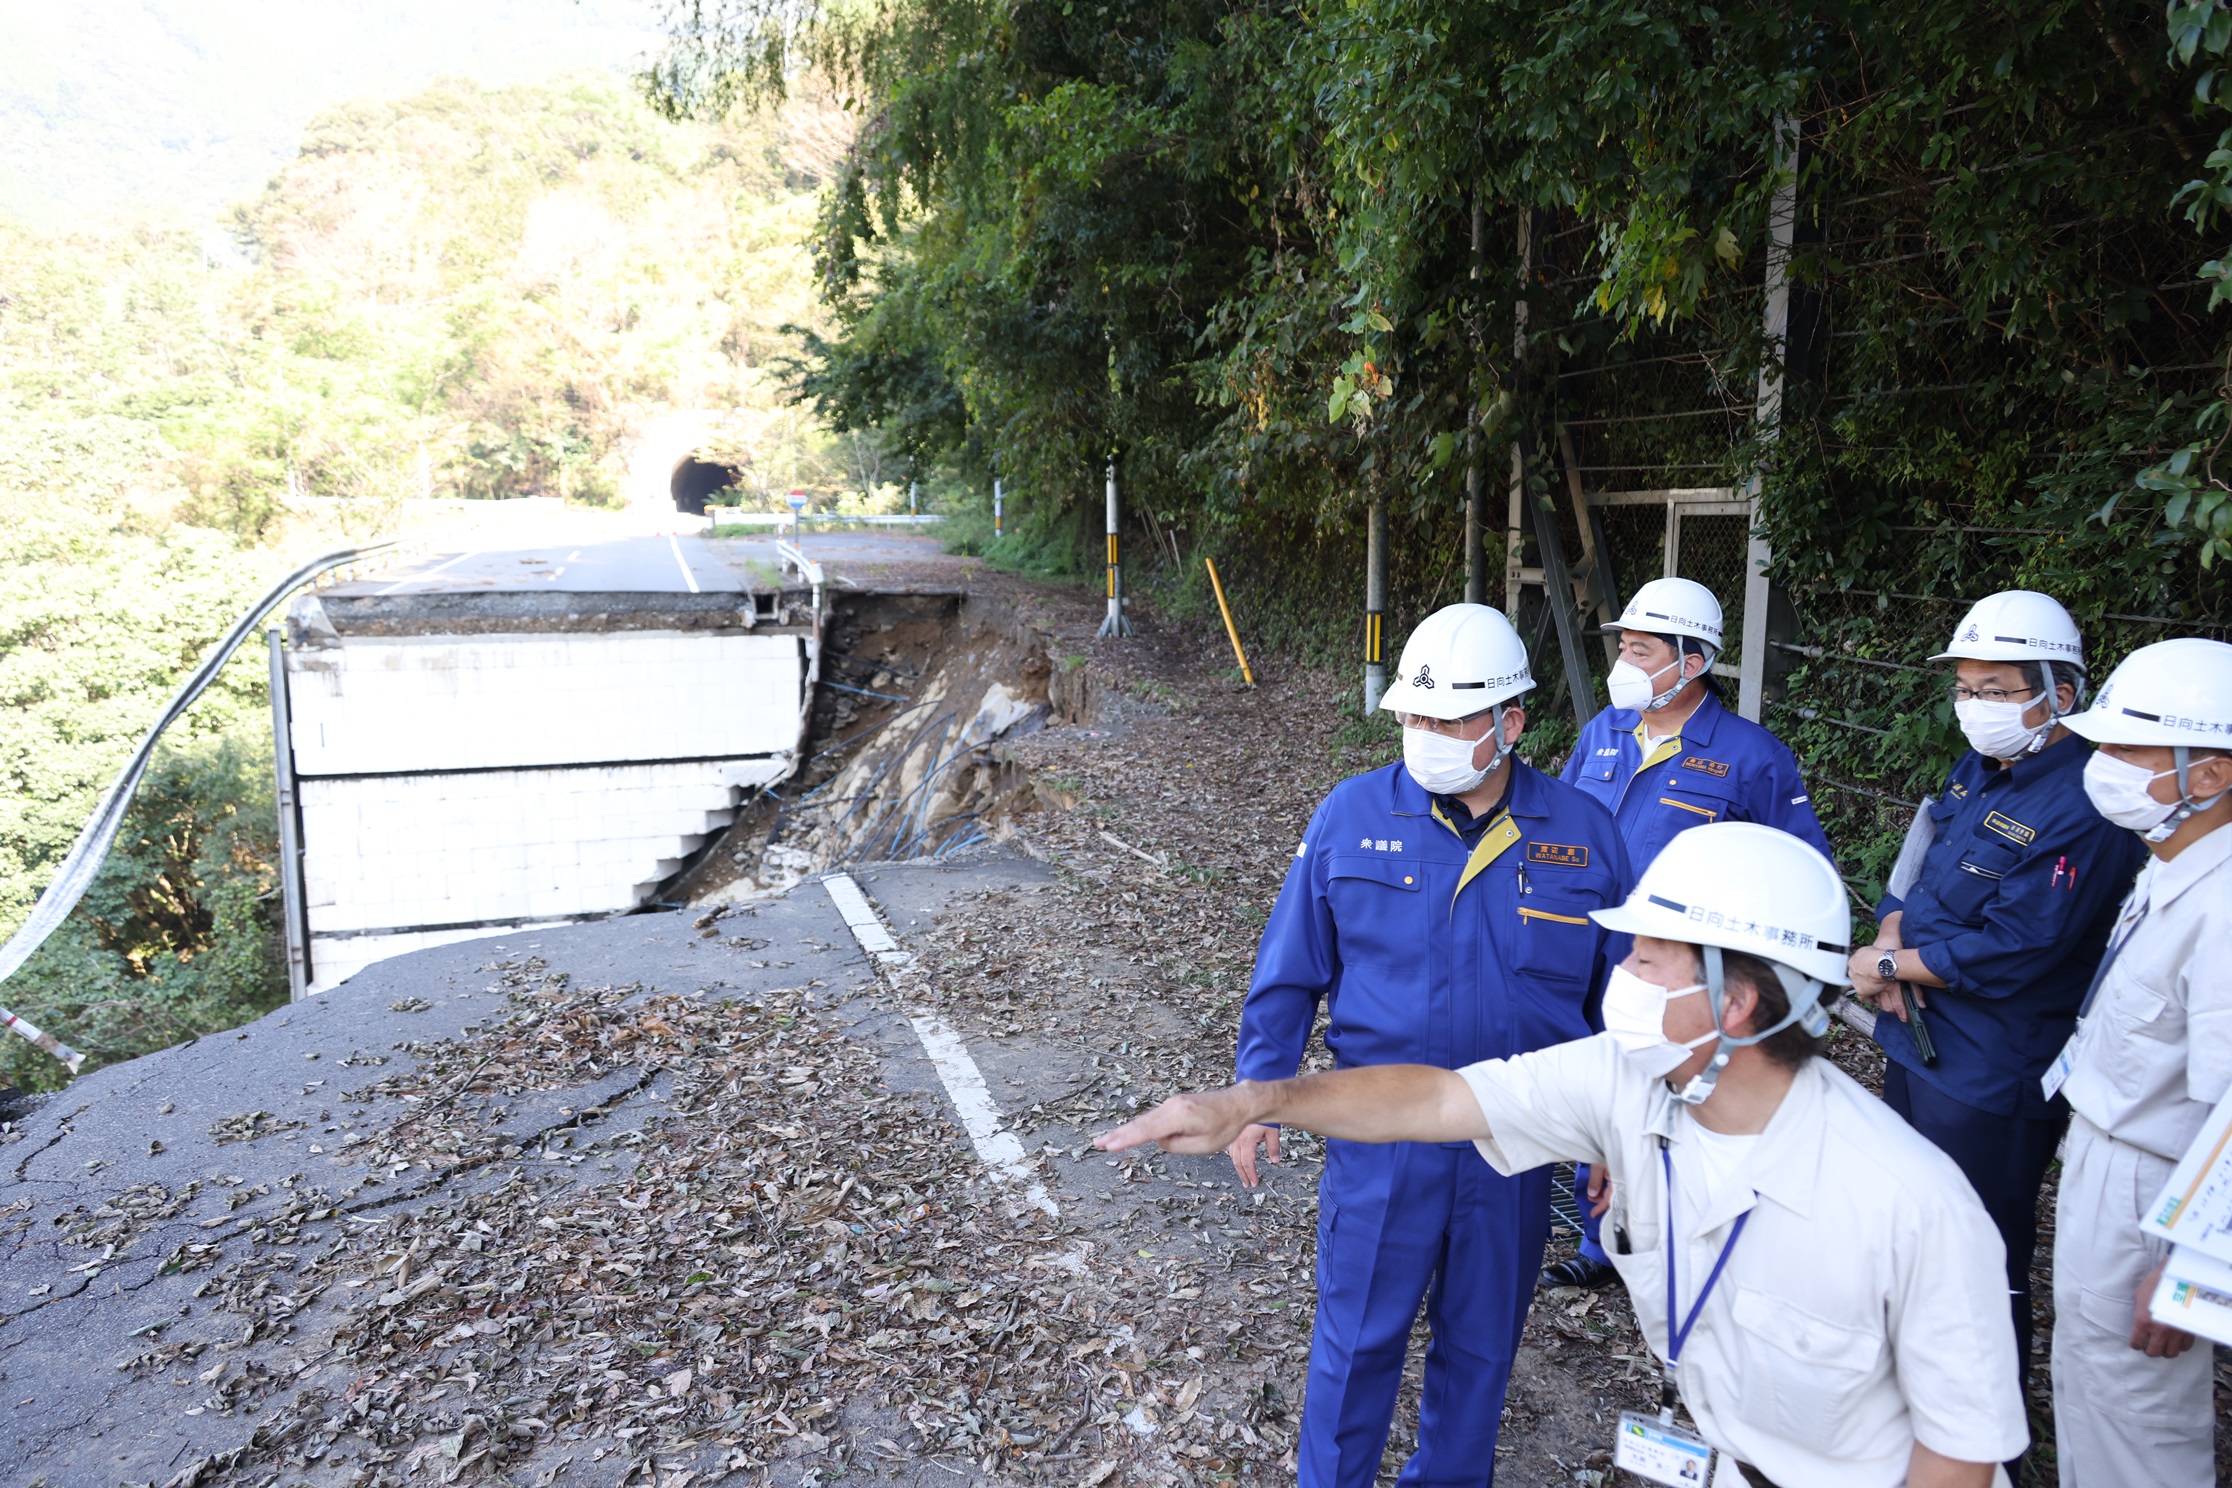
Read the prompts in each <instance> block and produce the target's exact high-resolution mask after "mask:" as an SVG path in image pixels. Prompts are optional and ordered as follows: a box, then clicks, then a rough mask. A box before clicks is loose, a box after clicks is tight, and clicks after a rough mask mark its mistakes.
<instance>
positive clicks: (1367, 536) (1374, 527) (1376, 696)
mask: <svg viewBox="0 0 2232 1488" xmlns="http://www.w3.org/2000/svg"><path fill="white" fill-rule="evenodd" d="M1386 625H1387V503H1386V502H1384V501H1375V502H1373V503H1372V512H1371V516H1370V517H1369V518H1368V519H1367V520H1366V523H1365V528H1364V712H1365V714H1366V715H1367V716H1369V715H1371V714H1373V713H1376V712H1378V711H1379V705H1380V698H1381V696H1382V695H1383V694H1385V693H1386V691H1387V635H1386Z"/></svg>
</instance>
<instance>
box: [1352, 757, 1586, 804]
mask: <svg viewBox="0 0 2232 1488" xmlns="http://www.w3.org/2000/svg"><path fill="white" fill-rule="evenodd" d="M1503 768H1504V769H1506V770H1509V771H1510V772H1511V787H1510V789H1508V790H1506V791H1505V792H1504V798H1503V800H1502V801H1500V802H1498V803H1497V805H1496V807H1495V810H1494V811H1491V812H1489V813H1488V814H1489V816H1490V817H1494V816H1495V815H1496V814H1497V812H1501V811H1505V810H1508V811H1510V813H1511V814H1512V815H1513V816H1548V815H1549V814H1550V806H1549V803H1548V802H1546V801H1544V800H1543V797H1544V795H1545V794H1547V792H1546V790H1545V788H1544V786H1543V783H1542V774H1541V772H1540V771H1538V770H1536V769H1535V768H1534V767H1533V766H1532V765H1525V764H1521V763H1520V762H1519V756H1518V755H1517V754H1507V755H1505V756H1504V763H1503ZM1388 769H1390V770H1391V771H1393V772H1394V773H1393V776H1392V778H1391V780H1390V781H1389V787H1388V804H1387V809H1388V810H1389V811H1391V812H1393V813H1394V814H1395V815H1397V816H1431V815H1432V814H1433V810H1434V798H1433V797H1432V796H1430V795H1428V794H1427V793H1426V787H1424V786H1422V785H1420V784H1419V783H1418V782H1417V781H1415V780H1413V779H1411V773H1410V771H1408V770H1406V769H1404V768H1403V766H1402V763H1401V761H1397V762H1396V763H1395V764H1393V765H1390V766H1388Z"/></svg>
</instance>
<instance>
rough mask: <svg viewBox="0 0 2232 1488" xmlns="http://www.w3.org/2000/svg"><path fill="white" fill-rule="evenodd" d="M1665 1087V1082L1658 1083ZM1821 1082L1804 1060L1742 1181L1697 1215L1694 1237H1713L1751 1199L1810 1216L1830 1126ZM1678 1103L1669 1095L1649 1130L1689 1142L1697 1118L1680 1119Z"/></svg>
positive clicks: (1813, 1062)
mask: <svg viewBox="0 0 2232 1488" xmlns="http://www.w3.org/2000/svg"><path fill="white" fill-rule="evenodd" d="M1659 1083H1660V1085H1661V1087H1662V1088H1663V1086H1664V1084H1665V1082H1664V1081H1661V1082H1659ZM1823 1083H1824V1082H1823V1079H1822V1074H1821V1070H1820V1067H1819V1064H1818V1057H1817V1058H1816V1059H1809V1060H1807V1061H1806V1066H1805V1068H1804V1069H1801V1070H1799V1071H1798V1072H1797V1073H1796V1074H1795V1075H1793V1076H1792V1077H1791V1080H1790V1090H1789V1093H1788V1094H1786V1095H1784V1096H1783V1102H1782V1104H1781V1105H1780V1106H1777V1107H1776V1108H1775V1114H1774V1115H1773V1116H1771V1117H1769V1118H1768V1121H1767V1129H1766V1130H1765V1131H1763V1132H1761V1133H1760V1134H1759V1141H1758V1142H1757V1143H1756V1144H1755V1145H1754V1146H1753V1147H1752V1150H1751V1155H1750V1157H1749V1158H1748V1159H1747V1160H1746V1161H1745V1164H1744V1168H1743V1171H1742V1174H1741V1175H1740V1176H1741V1177H1742V1178H1743V1180H1744V1181H1743V1182H1742V1183H1731V1184H1729V1185H1727V1186H1726V1187H1725V1188H1723V1189H1722V1190H1721V1191H1720V1192H1719V1193H1717V1194H1715V1195H1713V1199H1712V1203H1711V1204H1710V1205H1708V1206H1707V1207H1706V1209H1705V1211H1704V1213H1703V1214H1701V1215H1699V1216H1698V1220H1697V1228H1696V1234H1698V1235H1709V1234H1711V1233H1712V1232H1713V1231H1714V1230H1717V1229H1719V1228H1720V1227H1721V1226H1722V1225H1724V1224H1727V1223H1728V1222H1729V1221H1730V1220H1733V1219H1734V1218H1735V1217H1736V1216H1737V1215H1739V1214H1741V1213H1743V1212H1744V1211H1745V1210H1747V1209H1749V1208H1751V1207H1752V1205H1751V1198H1752V1195H1754V1194H1757V1195H1758V1196H1759V1197H1761V1198H1768V1199H1773V1200H1774V1201H1775V1202H1776V1203H1778V1204H1780V1205H1781V1206H1782V1207H1783V1208H1785V1209H1788V1210H1789V1211H1791V1213H1793V1214H1795V1215H1797V1216H1798V1217H1799V1218H1800V1219H1807V1218H1810V1217H1811V1216H1812V1214H1813V1207H1814V1190H1815V1187H1816V1186H1817V1185H1818V1184H1819V1182H1820V1178H1821V1165H1822V1162H1823V1157H1822V1148H1823V1145H1824V1144H1825V1143H1826V1142H1827V1141H1828V1136H1829V1132H1828V1126H1827V1124H1826V1123H1825V1122H1824V1121H1823V1120H1822V1119H1821V1103H1822V1089H1823ZM1679 1105H1680V1102H1678V1101H1676V1100H1675V1099H1674V1098H1673V1094H1672V1092H1668V1094H1667V1097H1666V1100H1665V1101H1664V1102H1663V1103H1662V1104H1661V1106H1660V1107H1659V1110H1658V1113H1657V1115H1656V1117H1655V1119H1654V1120H1653V1121H1652V1122H1651V1125H1650V1127H1649V1130H1650V1131H1651V1132H1652V1133H1653V1134H1654V1135H1656V1136H1660V1137H1665V1138H1667V1139H1668V1140H1671V1141H1673V1142H1677V1143H1679V1142H1682V1141H1685V1140H1687V1138H1688V1135H1689V1134H1688V1132H1687V1130H1686V1129H1685V1128H1686V1127H1687V1126H1688V1124H1689V1123H1690V1122H1691V1121H1694V1120H1696V1117H1695V1116H1694V1115H1691V1114H1689V1113H1688V1112H1687V1111H1686V1110H1685V1111H1684V1112H1683V1114H1682V1115H1681V1116H1680V1117H1677V1116H1676V1115H1675V1114H1674V1113H1675V1109H1676V1107H1677V1106H1679Z"/></svg>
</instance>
